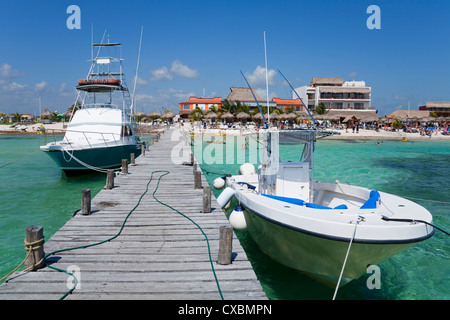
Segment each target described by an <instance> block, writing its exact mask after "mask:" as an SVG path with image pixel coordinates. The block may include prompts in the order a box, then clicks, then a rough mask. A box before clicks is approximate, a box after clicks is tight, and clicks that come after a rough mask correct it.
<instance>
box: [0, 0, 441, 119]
mask: <svg viewBox="0 0 450 320" xmlns="http://www.w3.org/2000/svg"><path fill="white" fill-rule="evenodd" d="M72 4H75V5H78V6H79V7H80V10H81V29H80V30H77V29H72V30H69V29H68V28H67V26H66V21H67V19H68V18H69V16H70V14H68V13H66V10H67V8H68V7H69V6H70V5H72ZM370 5H377V6H379V8H380V9H381V29H374V30H369V29H368V28H367V26H366V21H367V19H368V18H369V17H370V14H368V13H366V10H367V8H368V7H369V6H370ZM0 8H1V9H0V10H1V11H0V112H5V113H15V112H19V113H34V114H37V113H38V112H39V107H38V105H39V104H38V101H39V98H38V97H39V96H41V101H42V107H43V108H49V109H50V110H51V111H54V110H58V111H66V110H67V108H68V107H69V106H70V105H71V104H73V102H74V101H75V97H76V93H75V90H74V86H75V85H76V82H77V80H78V79H81V78H84V77H85V75H86V73H87V71H88V69H89V62H88V60H89V59H90V55H91V47H90V43H91V26H92V25H93V30H94V41H95V42H99V41H100V39H101V37H102V35H103V32H104V30H105V29H106V30H107V34H109V35H110V39H111V41H114V42H121V43H122V44H123V45H124V47H123V50H122V57H123V58H124V59H125V61H124V64H125V72H126V74H127V79H128V85H129V86H130V87H132V84H133V81H132V80H133V78H134V75H135V69H136V62H137V55H138V47H139V36H140V29H141V26H143V27H144V33H143V44H142V53H141V62H140V67H139V75H138V76H139V81H138V86H137V89H136V100H137V102H136V108H137V110H141V111H144V112H145V113H149V112H151V111H155V110H156V111H161V110H162V109H163V108H165V109H172V110H173V111H178V103H179V102H181V101H183V100H186V99H188V98H189V96H197V97H201V96H203V92H205V96H206V97H215V96H218V97H222V98H225V97H226V96H227V95H228V94H229V92H230V89H229V87H231V86H244V87H245V86H246V84H245V81H244V79H243V78H242V76H241V74H240V70H242V71H243V72H244V73H245V74H247V75H248V79H249V81H250V82H251V84H252V86H254V87H256V88H258V90H265V82H264V76H263V75H264V73H263V72H262V73H261V72H258V71H261V68H264V38H263V33H264V31H266V37H267V55H268V69H269V70H273V71H271V72H269V74H270V75H271V77H270V84H271V85H270V87H269V92H270V95H271V97H273V96H276V97H280V98H289V97H290V88H289V87H287V86H286V85H285V84H284V83H283V81H282V78H281V76H280V75H278V74H277V73H276V72H275V71H276V70H277V69H280V70H281V71H282V72H283V74H284V75H285V76H286V77H287V78H288V79H289V80H290V82H291V83H292V84H293V85H294V87H299V86H302V85H306V84H309V82H310V81H311V78H312V77H314V76H329V77H342V78H344V79H345V80H352V79H353V78H354V79H355V80H363V81H365V82H366V84H367V85H370V86H371V87H372V105H374V106H375V107H376V109H378V111H379V114H381V115H384V114H386V113H391V112H393V111H394V110H396V109H399V108H400V109H406V108H407V106H408V99H410V100H411V108H412V109H417V108H418V106H419V105H424V104H425V102H426V101H450V90H449V86H450V61H449V60H450V23H449V21H450V1H448V0H429V1H424V0H422V1H418V0H413V1H403V0H390V1H377V0H370V1H365V0H357V1H356V0H354V1H350V0H340V1H339V0H317V1H300V0H294V1H292V0H291V1H287V0H258V1H257V0H239V1H234V0H227V1H226V0H222V1H213V0H207V1H206V0H204V1H199V0H189V1H188V0H183V1H179V0H162V1H147V0H145V1H144V0H128V1H116V0H109V1H104V0H95V1H87V0H70V1H65V0H42V1H32V0H27V1H25V0H15V1H5V0H0Z"/></svg>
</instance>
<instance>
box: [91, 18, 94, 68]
mask: <svg viewBox="0 0 450 320" xmlns="http://www.w3.org/2000/svg"><path fill="white" fill-rule="evenodd" d="M91 60H94V23H91Z"/></svg>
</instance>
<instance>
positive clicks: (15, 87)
mask: <svg viewBox="0 0 450 320" xmlns="http://www.w3.org/2000/svg"><path fill="white" fill-rule="evenodd" d="M26 86H27V85H26V84H20V83H17V82H11V83H8V84H6V85H4V86H3V87H2V89H3V90H5V91H17V90H20V89H23V88H25V87H26Z"/></svg>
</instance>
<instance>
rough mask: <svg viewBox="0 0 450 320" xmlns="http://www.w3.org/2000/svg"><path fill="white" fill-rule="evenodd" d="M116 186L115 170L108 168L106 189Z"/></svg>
mask: <svg viewBox="0 0 450 320" xmlns="http://www.w3.org/2000/svg"><path fill="white" fill-rule="evenodd" d="M112 188H114V170H113V169H108V173H107V174H106V187H105V189H106V190H111V189H112Z"/></svg>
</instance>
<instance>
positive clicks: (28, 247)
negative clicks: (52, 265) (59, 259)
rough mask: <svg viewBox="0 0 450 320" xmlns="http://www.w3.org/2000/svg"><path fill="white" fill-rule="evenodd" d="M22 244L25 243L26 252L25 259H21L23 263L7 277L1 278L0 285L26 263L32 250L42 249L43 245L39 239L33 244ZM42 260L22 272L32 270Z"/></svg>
mask: <svg viewBox="0 0 450 320" xmlns="http://www.w3.org/2000/svg"><path fill="white" fill-rule="evenodd" d="M24 243H25V250H26V251H27V255H26V257H25V259H23V261H22V262H21V263H19V264H18V266H17V267H15V268H14V270H12V271H11V272H9V273H8V274H7V275H5V276H4V277H3V278H1V279H0V283H2V282H3V281H4V280H5V279H7V278H8V277H9V276H10V275H12V274H13V273H14V272H16V271H17V270H18V269H19V268H20V267H21V266H22V265H23V264H24V263H25V261H27V259H28V257H29V256H30V254H31V252H33V250H36V249H39V248H40V247H42V244H43V243H44V238H42V239H39V240H37V241H34V242H27V241H26V240H24ZM44 259H45V258H42V259H41V260H40V261H38V262H35V263H34V264H33V265H32V266H29V267H28V268H26V269H25V270H22V271H28V270H31V269H33V268H34V267H35V266H37V265H40V264H41V263H42V261H43V260H44Z"/></svg>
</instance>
